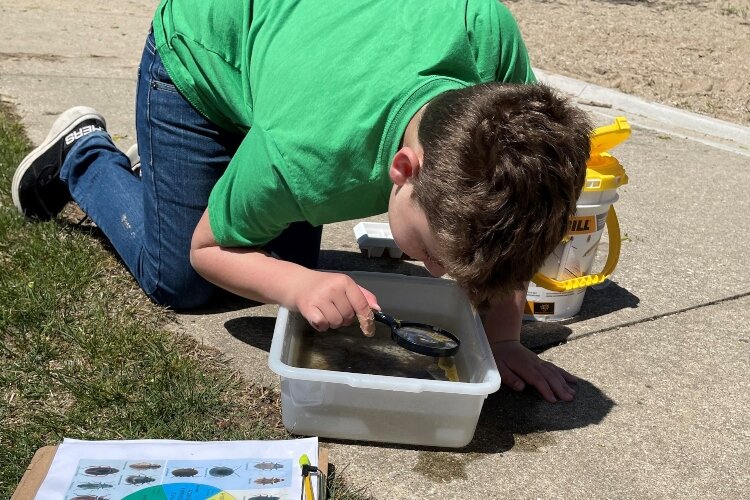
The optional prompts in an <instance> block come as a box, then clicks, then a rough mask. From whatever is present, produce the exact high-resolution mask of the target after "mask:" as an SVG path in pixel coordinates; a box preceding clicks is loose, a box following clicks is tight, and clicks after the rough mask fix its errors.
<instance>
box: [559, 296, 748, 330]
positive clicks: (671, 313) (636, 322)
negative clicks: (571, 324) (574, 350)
mask: <svg viewBox="0 0 750 500" xmlns="http://www.w3.org/2000/svg"><path fill="white" fill-rule="evenodd" d="M745 297H750V292H743V293H739V294H737V295H732V296H730V297H724V298H723V299H716V300H712V301H710V302H706V303H703V304H696V305H694V306H689V307H683V308H682V309H677V310H675V311H669V312H665V313H661V314H654V315H653V316H649V317H647V318H641V319H636V320H633V321H628V322H625V323H621V324H619V325H614V326H608V327H607V328H601V329H599V330H594V331H593V332H587V333H583V334H581V335H578V336H576V337H574V338H572V339H569V340H567V342H572V341H574V340H579V339H584V338H587V337H591V336H592V335H596V334H599V333H606V332H611V331H612V330H619V329H620V328H627V327H629V326H634V325H639V324H641V323H648V322H650V321H656V320H659V319H663V318H668V317H669V316H676V315H678V314H683V313H686V312H690V311H695V310H696V309H703V308H704V307H711V306H715V305H718V304H723V303H725V302H732V301H734V300H739V299H743V298H745Z"/></svg>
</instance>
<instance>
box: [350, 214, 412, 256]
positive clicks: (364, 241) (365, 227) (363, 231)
mask: <svg viewBox="0 0 750 500" xmlns="http://www.w3.org/2000/svg"><path fill="white" fill-rule="evenodd" d="M354 236H355V237H356V238H357V244H358V245H359V249H360V250H361V251H362V253H364V254H365V255H367V256H368V257H370V258H373V257H383V256H384V255H383V254H387V256H389V257H392V258H394V259H399V258H401V257H402V256H403V255H404V252H403V251H402V250H401V249H400V248H399V247H398V245H396V242H395V241H394V240H393V234H392V233H391V226H390V225H389V224H388V223H387V222H360V223H359V224H357V225H356V226H354Z"/></svg>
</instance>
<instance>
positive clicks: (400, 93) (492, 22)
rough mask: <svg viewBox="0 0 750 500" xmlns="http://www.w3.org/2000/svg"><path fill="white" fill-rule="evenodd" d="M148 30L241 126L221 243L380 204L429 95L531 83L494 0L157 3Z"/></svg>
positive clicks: (220, 212) (211, 114) (210, 105)
mask: <svg viewBox="0 0 750 500" xmlns="http://www.w3.org/2000/svg"><path fill="white" fill-rule="evenodd" d="M154 35H155V38H156V45H157V49H158V51H159V54H160V55H161V57H162V60H163V62H164V65H165V67H166V68H167V71H168V73H169V75H170V76H171V78H172V80H173V81H174V83H175V85H176V86H177V88H178V89H179V90H180V92H181V93H182V95H184V96H185V98H186V99H187V100H188V101H190V103H191V104H192V105H193V106H194V107H195V108H196V109H197V110H198V111H200V112H201V113H202V114H203V115H205V116H206V117H207V118H208V119H209V120H211V121H212V122H214V123H216V124H217V125H219V126H221V127H222V128H225V129H227V130H230V131H233V132H240V133H243V134H245V139H244V140H243V142H242V144H241V145H240V147H239V149H238V151H237V153H236V154H235V156H234V157H233V158H232V160H231V162H230V164H229V166H228V167H227V170H226V172H225V173H224V175H223V176H222V177H221V179H220V180H219V181H218V183H217V184H216V186H215V187H214V189H213V191H212V192H211V196H210V199H209V203H208V211H209V220H210V223H211V229H212V231H213V233H214V237H215V238H216V241H217V242H218V243H219V244H220V245H222V246H258V245H263V244H265V243H267V242H268V241H270V240H271V239H273V238H274V237H275V236H277V235H278V234H279V233H281V231H283V230H284V229H285V228H286V227H287V226H288V225H289V224H290V223H292V222H294V221H300V220H307V221H309V222H310V223H311V224H313V225H319V224H324V223H330V222H337V221H341V220H347V219H355V218H360V217H367V216H370V215H374V214H378V213H383V212H385V211H386V210H387V209H388V197H389V193H390V188H391V182H390V179H389V176H388V167H389V165H390V160H391V158H392V157H393V155H394V154H395V153H396V151H397V150H398V147H399V145H400V142H401V138H402V135H403V132H404V130H405V129H406V125H407V124H408V122H409V120H410V119H411V118H412V116H413V115H414V114H415V113H416V112H417V111H418V110H419V109H420V108H421V107H422V106H423V105H424V104H426V103H427V102H429V101H430V99H432V98H434V97H435V96H437V95H438V94H440V93H442V92H444V91H446V90H451V89H456V88H461V87H465V86H468V85H473V84H477V83H481V82H488V81H505V82H522V83H528V82H533V81H534V75H533V72H532V70H531V65H530V64H529V60H528V55H527V52H526V48H525V46H524V44H523V41H522V39H521V36H520V34H519V31H518V26H517V25H516V22H515V20H514V19H513V17H512V16H511V14H510V12H509V11H508V10H507V8H506V7H505V6H503V5H502V4H501V3H500V2H499V1H498V0H441V1H437V0H431V1H425V0H378V1H376V2H372V1H369V2H365V1H358V0H325V1H319V2H315V1H304V0H255V1H252V2H251V1H249V0H211V1H207V0H162V2H161V4H160V6H159V7H158V9H157V11H156V15H155V17H154Z"/></svg>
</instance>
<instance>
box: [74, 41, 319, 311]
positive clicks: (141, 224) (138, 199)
mask: <svg viewBox="0 0 750 500" xmlns="http://www.w3.org/2000/svg"><path fill="white" fill-rule="evenodd" d="M135 110H136V131H137V139H138V150H139V154H140V158H141V177H139V176H137V175H135V174H133V173H132V171H131V169H130V162H129V161H128V158H127V157H126V156H125V155H124V154H123V153H122V152H121V151H120V150H119V149H117V147H116V146H115V145H114V143H113V142H112V139H111V138H110V136H109V134H107V133H104V132H97V133H93V134H90V135H88V136H85V137H83V138H81V139H80V140H78V142H76V143H75V144H74V145H73V147H72V149H71V150H70V152H69V153H68V155H67V157H66V159H65V163H64V164H63V166H62V170H61V172H60V177H61V178H62V179H63V181H64V182H66V183H67V185H68V189H69V190H70V193H71V195H72V196H73V199H74V200H75V201H76V202H77V203H78V205H79V206H80V207H81V208H82V209H83V210H84V211H85V212H86V214H87V215H88V216H89V217H90V218H91V219H92V220H93V221H94V222H95V223H96V225H97V226H98V227H99V228H100V229H101V230H102V232H103V233H104V234H105V236H106V237H107V238H108V239H109V240H110V242H111V243H112V246H113V247H114V249H115V251H116V252H117V254H118V255H119V256H120V258H121V259H122V260H123V261H124V263H125V265H126V266H127V267H128V269H129V270H130V272H131V273H132V274H133V276H134V277H135V279H136V280H137V281H138V284H139V285H140V286H141V288H142V289H143V290H144V291H145V292H146V294H147V295H148V296H149V297H150V298H151V299H152V300H153V301H154V302H156V303H158V304H161V305H165V306H170V307H172V308H175V309H189V308H194V307H198V306H201V305H204V304H205V303H206V302H207V301H208V300H209V298H210V297H211V295H212V294H213V293H214V291H215V287H214V285H212V284H211V283H209V282H207V281H206V280H204V279H203V278H201V277H200V276H199V275H198V274H197V273H196V272H195V270H193V268H192V266H191V265H190V240H191V238H192V235H193V231H194V229H195V226H196V225H197V224H198V220H199V219H200V217H201V215H202V214H203V212H204V211H205V210H206V206H207V205H208V196H209V194H210V193H211V189H212V188H213V186H214V184H215V183H216V181H217V180H218V179H219V177H220V176H221V175H222V173H223V172H224V170H225V169H226V167H227V165H228V164H229V161H230V160H231V158H232V156H233V155H234V153H235V152H236V150H237V148H238V146H239V144H240V142H241V141H242V139H243V135H242V134H240V133H233V132H228V131H226V130H223V129H220V128H219V127H217V126H216V125H214V124H213V123H211V122H210V121H208V120H207V119H206V118H204V117H203V116H202V115H201V114H200V113H198V112H197V111H196V110H195V108H193V107H192V106H191V105H190V103H188V102H187V101H186V100H185V99H184V98H183V97H182V96H181V95H180V94H179V92H178V91H177V89H176V88H175V86H174V84H173V83H172V80H171V79H170V77H169V75H168V74H167V72H166V70H165V69H164V65H163V64H162V61H161V58H160V57H159V54H158V52H157V51H156V48H155V44H154V37H153V34H152V33H149V35H148V38H147V39H146V46H145V48H144V50H143V56H142V58H141V64H140V68H139V70H138V88H137V92H136V108H135ZM268 209H269V210H273V207H268ZM321 232H322V227H320V226H319V227H313V226H311V225H310V224H308V223H307V222H304V221H303V222H297V223H294V224H292V225H291V226H289V227H288V228H287V230H286V231H285V232H284V233H282V234H281V235H280V236H279V237H278V238H277V239H275V240H273V241H272V242H271V243H269V244H268V245H267V246H266V247H265V249H266V250H268V251H271V252H273V253H275V254H276V255H277V256H278V257H280V258H282V259H285V260H289V261H292V262H296V263H299V264H302V265H304V266H306V267H311V268H313V267H316V266H317V262H318V254H319V251H320V238H321Z"/></svg>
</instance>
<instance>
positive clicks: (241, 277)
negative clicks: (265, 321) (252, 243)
mask: <svg viewBox="0 0 750 500" xmlns="http://www.w3.org/2000/svg"><path fill="white" fill-rule="evenodd" d="M190 262H191V263H192V265H193V268H194V269H195V270H196V272H198V274H200V275H201V276H203V278H205V279H206V280H208V281H210V282H211V283H213V284H215V285H216V286H219V287H221V288H223V289H225V290H228V291H230V292H232V293H234V294H237V295H240V296H242V297H246V298H248V299H251V300H255V301H258V302H263V303H272V304H280V305H282V306H284V307H287V308H289V309H295V300H294V297H293V296H292V291H293V290H294V289H295V287H294V286H293V285H294V283H295V282H297V281H299V280H300V279H301V278H302V276H303V275H304V274H306V273H312V272H314V271H311V270H309V269H307V268H305V267H302V266H300V265H297V264H294V263H292V262H286V261H283V260H280V259H275V258H273V257H271V256H270V255H268V254H266V253H265V252H263V251H261V250H259V249H253V248H224V247H220V246H209V247H203V248H197V249H193V250H191V252H190Z"/></svg>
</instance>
